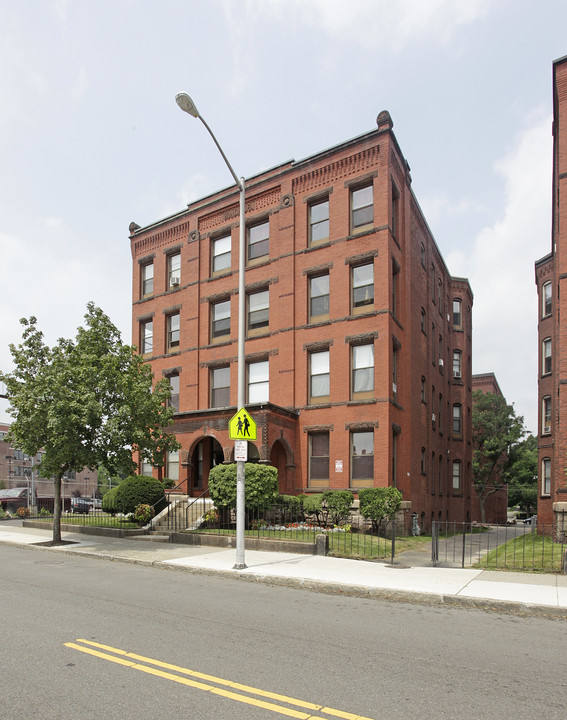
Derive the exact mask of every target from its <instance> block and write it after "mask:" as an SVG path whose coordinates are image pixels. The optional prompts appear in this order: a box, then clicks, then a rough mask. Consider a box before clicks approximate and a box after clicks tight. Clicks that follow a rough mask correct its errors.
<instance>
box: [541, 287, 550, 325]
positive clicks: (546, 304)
mask: <svg viewBox="0 0 567 720" xmlns="http://www.w3.org/2000/svg"><path fill="white" fill-rule="evenodd" d="M542 296H543V307H542V312H543V317H547V316H548V315H551V283H550V282H546V283H545V284H544V285H543V293H542Z"/></svg>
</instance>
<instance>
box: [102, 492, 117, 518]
mask: <svg viewBox="0 0 567 720" xmlns="http://www.w3.org/2000/svg"><path fill="white" fill-rule="evenodd" d="M117 490H118V485H117V486H116V487H113V488H112V489H111V490H108V492H105V493H104V495H103V498H102V509H103V511H104V512H107V513H110V514H111V515H114V514H115V513H117V512H118V511H117V509H116V491H117Z"/></svg>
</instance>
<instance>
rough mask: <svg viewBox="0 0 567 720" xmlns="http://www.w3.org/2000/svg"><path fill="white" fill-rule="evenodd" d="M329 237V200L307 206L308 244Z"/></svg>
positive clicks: (313, 243) (319, 241)
mask: <svg viewBox="0 0 567 720" xmlns="http://www.w3.org/2000/svg"><path fill="white" fill-rule="evenodd" d="M328 239H329V200H328V198H327V199H326V200H323V201H321V202H317V203H313V205H310V206H309V244H310V245H316V244H317V243H321V242H325V241H326V240H328Z"/></svg>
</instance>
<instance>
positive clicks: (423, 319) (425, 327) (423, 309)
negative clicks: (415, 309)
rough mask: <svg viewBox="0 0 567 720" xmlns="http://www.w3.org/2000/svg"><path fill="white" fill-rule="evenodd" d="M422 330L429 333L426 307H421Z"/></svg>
mask: <svg viewBox="0 0 567 720" xmlns="http://www.w3.org/2000/svg"><path fill="white" fill-rule="evenodd" d="M420 327H421V332H422V333H423V334H424V335H426V334H427V319H426V314H425V308H421V321H420Z"/></svg>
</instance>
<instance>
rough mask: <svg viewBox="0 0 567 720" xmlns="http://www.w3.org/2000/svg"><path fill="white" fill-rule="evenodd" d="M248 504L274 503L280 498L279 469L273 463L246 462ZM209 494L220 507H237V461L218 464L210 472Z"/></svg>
mask: <svg viewBox="0 0 567 720" xmlns="http://www.w3.org/2000/svg"><path fill="white" fill-rule="evenodd" d="M244 469H245V473H246V477H245V486H244V496H245V500H246V505H247V506H251V507H257V506H258V505H273V504H274V503H275V502H276V500H277V498H278V471H277V469H276V468H275V467H272V466H271V465H258V464H256V463H246V464H245V466H244ZM209 494H210V496H211V499H212V501H213V502H214V504H215V505H216V507H218V508H231V507H236V463H232V464H230V465H216V466H215V467H214V468H212V470H211V472H210V473H209Z"/></svg>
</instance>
